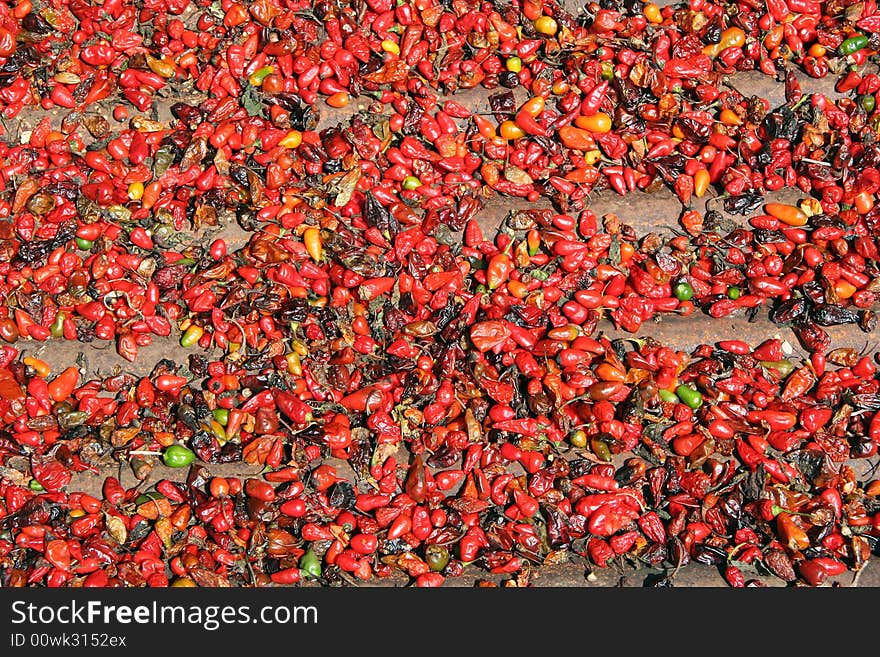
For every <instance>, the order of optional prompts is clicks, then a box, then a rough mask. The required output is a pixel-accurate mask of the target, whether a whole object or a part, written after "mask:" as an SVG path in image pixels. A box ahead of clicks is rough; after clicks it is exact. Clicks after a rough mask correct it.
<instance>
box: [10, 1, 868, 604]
mask: <svg viewBox="0 0 880 657" xmlns="http://www.w3.org/2000/svg"><path fill="white" fill-rule="evenodd" d="M568 4H574V3H568ZM661 4H665V3H661ZM799 77H800V79H801V83H802V86H803V88H804V91H805V93H809V92H813V91H821V92H823V93H826V94H828V95H830V96H836V94H835V93H834V91H833V84H834V76H831V75H829V76H828V77H827V78H825V79H824V80H813V79H811V78H809V77H807V76H806V75H804V74H800V75H799ZM729 84H730V85H732V86H734V87H735V88H737V89H738V90H739V91H740V92H742V93H743V94H745V95H758V96H761V97H764V98H767V99H768V100H769V101H770V104H771V106H772V107H775V106H777V105H779V104H781V103H782V102H784V98H783V88H782V85H781V84H780V83H778V82H776V81H774V80H772V79H769V78H767V77H766V76H763V75H761V74H760V73H746V74H737V75H735V76H732V77H731V78H730V80H729ZM519 91H522V90H521V89H520V90H519ZM487 97H488V92H486V91H485V90H483V89H475V90H469V91H468V92H466V93H461V94H457V95H456V96H455V100H457V101H458V102H461V103H462V104H465V105H467V106H469V107H471V108H472V109H474V110H477V111H483V110H488V101H487ZM172 102H173V101H172ZM168 104H169V105H170V103H168ZM358 109H364V107H363V105H361V106H359V105H358V104H357V103H353V105H352V106H351V107H350V108H347V110H345V111H341V110H332V109H330V108H328V107H325V108H324V109H323V111H322V113H321V123H320V127H321V128H324V127H328V126H332V125H335V124H336V123H337V122H339V121H340V120H342V119H344V118H345V117H346V116H347V115H348V114H350V113H351V112H353V111H357V110H358ZM161 114H162V111H161V110H160V115H161ZM27 127H28V126H27V125H23V126H22V129H27ZM800 197H801V195H800V194H799V193H798V192H797V191H793V190H786V191H782V192H779V193H776V194H771V195H769V197H768V200H780V201H789V202H791V201H794V200H796V199H798V198H800ZM697 203H698V205H697V207H698V209H701V210H702V209H704V208H705V205H706V203H709V204H710V207H712V208H713V209H717V210H720V209H721V207H720V205H721V204H720V203H715V204H714V205H712V204H713V192H711V191H710V192H709V193H707V195H706V196H705V197H704V198H703V199H697ZM515 207H527V204H522V203H520V204H519V205H518V206H517V204H516V203H512V202H511V199H509V198H500V197H497V196H496V197H494V198H493V199H491V200H490V202H489V203H488V204H487V206H486V208H485V209H484V210H483V211H482V213H481V215H480V216H479V217H478V219H479V221H480V223H481V225H482V227H483V229H484V232H485V233H486V234H487V235H488V234H494V231H495V229H497V227H498V226H499V224H500V222H501V221H503V219H504V218H505V217H506V216H507V213H508V211H509V210H511V209H513V208H515ZM590 207H592V209H593V210H594V212H595V213H596V214H597V216H599V217H601V216H602V215H603V214H605V213H609V212H613V213H615V214H617V215H618V216H619V217H620V219H621V220H622V221H623V222H624V223H628V224H630V225H632V226H633V227H634V228H635V230H636V232H637V234H639V235H640V236H641V235H644V234H645V233H647V232H658V233H664V232H669V231H673V230H676V229H677V225H678V218H679V216H680V214H681V209H682V208H681V205H680V203H679V201H678V199H677V198H676V197H675V196H674V195H673V194H672V192H671V191H669V190H667V189H664V190H662V191H660V192H658V193H654V194H645V193H641V192H638V193H630V194H628V195H627V196H625V197H621V196H618V195H617V194H616V193H614V192H610V191H609V192H605V193H601V194H597V195H595V196H594V197H593V198H592V200H591V203H590ZM730 218H731V219H732V220H734V221H735V222H738V223H744V222H745V221H746V220H747V219H748V217H745V218H744V217H733V216H730ZM218 236H222V237H225V238H226V239H227V241H228V242H229V243H230V246H231V247H238V246H241V245H242V244H243V243H244V241H245V240H246V238H247V235H246V234H244V233H243V232H242V230H241V229H240V228H239V227H238V226H237V225H234V224H227V225H225V226H222V227H221V229H220V230H219V231H218V230H217V229H215V230H214V232H213V233H212V234H211V235H210V236H207V235H205V236H204V237H205V239H213V238H215V237H218ZM600 328H601V330H602V331H604V332H605V333H606V334H608V335H609V336H612V337H618V336H621V337H623V336H626V337H634V336H632V334H621V333H620V332H618V331H616V330H615V329H614V327H613V326H612V325H611V323H610V322H607V321H606V322H604V323H602V324H600ZM828 332H829V333H830V335H831V336H832V339H833V343H834V346H852V347H856V348H858V349H862V348H864V347H866V346H869V347H872V348H873V347H876V345H877V335H876V334H875V333H874V332H872V333H870V334H866V333H863V332H861V331H860V330H859V329H858V327H855V326H839V327H832V328H830V329H828ZM638 335H639V336H641V337H644V336H651V337H654V338H656V339H657V340H659V341H661V342H663V343H664V344H667V345H669V346H671V347H674V348H676V349H682V350H690V349H692V348H693V347H695V346H696V345H698V344H703V343H711V342H714V341H715V340H718V339H721V338H722V337H723V338H737V339H742V340H746V341H748V342H751V343H753V344H756V343H758V342H761V341H763V340H765V339H767V338H768V337H774V336H778V337H782V338H785V339H788V340H789V341H790V342H791V344H792V345H793V346H794V347H795V358H796V357H797V356H799V355H800V356H802V355H803V353H804V352H803V351H802V350H801V349H800V347H799V346H798V345H797V340H796V339H795V337H794V335H793V334H792V333H791V332H790V331H789V330H788V329H785V328H781V327H778V326H776V325H774V324H772V323H771V322H770V321H769V320H768V319H767V317H766V312H764V313H762V314H761V315H759V317H758V318H757V319H756V321H754V322H749V321H748V320H747V319H746V318H745V317H743V316H742V315H741V314H737V315H735V316H732V317H728V318H725V319H719V320H716V319H712V318H710V317H708V316H706V315H700V314H695V315H693V316H691V317H689V318H680V317H675V318H672V317H664V318H662V319H661V320H660V321H657V322H656V323H653V324H650V325H645V326H644V327H643V330H642V331H641V332H640V333H639V334H638ZM178 339H179V335H172V336H170V337H169V338H165V339H163V338H155V339H154V342H153V344H152V345H151V346H148V347H145V348H141V350H140V355H139V357H138V360H137V362H136V363H129V362H127V361H125V360H123V359H122V358H120V357H119V356H118V355H117V354H116V352H115V350H114V346H113V344H112V343H104V344H99V343H93V344H81V343H75V342H64V341H50V342H48V343H37V342H28V343H19V346H22V345H24V346H23V348H24V349H25V350H26V351H27V352H28V353H29V354H36V355H39V357H40V358H43V359H44V360H46V361H47V362H48V363H49V364H50V365H51V366H52V368H53V370H54V371H59V370H60V369H63V368H64V367H67V366H69V365H70V364H71V363H73V362H75V360H76V359H77V357H78V356H79V355H80V354H82V356H83V357H84V358H85V361H84V363H85V367H86V369H87V370H88V373H87V374H89V375H92V374H95V375H103V376H107V375H109V374H113V373H116V372H119V371H126V372H130V373H132V374H135V375H137V376H144V375H146V374H148V373H149V372H150V371H151V370H152V369H153V367H154V365H155V364H156V362H157V361H158V360H160V359H162V358H168V359H171V360H174V361H176V362H185V360H186V358H187V356H188V355H189V354H190V353H192V352H191V350H187V349H184V348H182V347H180V345H179V343H178ZM335 465H337V466H339V467H340V470H343V469H344V466H345V464H344V463H341V462H339V463H336V464H335ZM853 465H854V467H856V468H857V472H860V473H864V472H867V470H868V469H869V468H871V467H872V466H873V465H874V464H873V463H867V462H864V461H862V462H858V463H853ZM209 470H210V471H211V472H212V473H214V474H217V475H227V476H240V477H248V476H255V475H257V474H258V470H257V468H254V467H251V466H247V465H246V464H242V463H239V464H229V465H210V466H209ZM106 474H116V475H117V476H121V479H122V482H123V484H125V485H128V486H130V485H134V484H135V483H136V480H135V478H134V476H133V474H132V473H131V471H130V469H129V468H127V467H121V468H120V467H118V466H112V467H109V468H108V469H107V470H105V471H104V472H102V473H101V474H100V475H94V474H80V475H78V476H77V477H76V478H75V479H74V481H73V482H72V483H71V484H70V487H69V489H70V490H85V491H90V492H98V491H100V486H101V482H102V481H103V479H104V476H105V475H106ZM181 476H182V475H181V472H180V471H178V470H172V469H169V468H166V467H164V466H163V465H162V464H161V463H158V464H157V465H156V466H155V468H154V470H153V473H152V475H151V477H150V479H149V480H148V481H147V482H145V486H146V487H148V486H149V485H151V484H152V483H155V482H156V481H158V480H159V479H162V478H169V479H175V478H181ZM572 558H573V559H577V561H572V562H570V563H567V564H562V565H554V566H543V567H540V568H535V569H534V570H533V571H532V573H531V583H532V585H534V586H546V587H587V586H589V587H611V586H636V587H639V586H645V585H650V584H651V583H656V582H657V581H658V580H661V579H662V578H663V577H666V578H667V579H666V580H663V581H667V582H669V581H671V583H672V584H673V585H675V586H680V587H681V586H686V587H714V586H726V584H725V582H724V581H723V579H722V578H721V576H720V573H719V571H718V569H717V568H716V567H710V566H704V565H701V564H695V563H692V564H688V565H686V566H684V567H682V568H681V569H679V570H678V571H677V572H675V573H672V572H666V571H661V570H656V569H648V568H645V567H642V568H640V569H634V568H632V567H631V566H629V565H626V564H620V565H619V567H612V568H606V569H602V570H598V571H596V572H590V570H589V564H588V563H587V562H586V561H584V560H580V559H579V558H578V557H576V556H573V557H572ZM746 577H747V579H748V578H756V579H760V580H761V581H763V582H765V583H766V584H767V585H769V586H781V585H783V583H782V581H781V580H779V579H776V578H774V577H770V576H766V575H765V574H762V573H759V572H757V571H755V572H751V573H749V572H747V573H746ZM478 579H487V580H494V581H498V580H499V577H497V576H490V575H488V574H487V573H485V572H483V571H479V570H476V569H472V570H468V571H466V575H465V576H463V577H460V578H455V579H450V580H448V582H447V586H473V585H474V583H475V581H476V580H478ZM407 582H408V580H407V578H405V577H404V576H403V575H400V576H394V577H392V578H389V579H386V580H378V579H377V580H373V581H370V582H367V583H360V585H362V586H401V585H406V584H407ZM838 583H839V584H840V585H843V586H850V585H852V584H853V574H852V573H847V574H845V575H844V576H843V577H842V578H839V579H838ZM856 583H857V585H858V586H880V565H878V564H877V563H876V562H872V563H869V564H868V566H867V567H866V568H865V569H864V570H863V572H862V573H861V574H860V576H859V577H858V578H857V582H856Z"/></svg>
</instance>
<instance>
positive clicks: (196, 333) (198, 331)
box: [180, 324, 205, 347]
mask: <svg viewBox="0 0 880 657" xmlns="http://www.w3.org/2000/svg"><path fill="white" fill-rule="evenodd" d="M204 334H205V331H204V329H202V327H201V326H196V325H195V324H193V325H192V326H190V327H189V328H188V329H186V331H184V333H183V335H182V336H180V346H181V347H192V346H193V345H194V344H196V343H197V342H198V341H199V340H200V339H201V337H202V336H203V335H204Z"/></svg>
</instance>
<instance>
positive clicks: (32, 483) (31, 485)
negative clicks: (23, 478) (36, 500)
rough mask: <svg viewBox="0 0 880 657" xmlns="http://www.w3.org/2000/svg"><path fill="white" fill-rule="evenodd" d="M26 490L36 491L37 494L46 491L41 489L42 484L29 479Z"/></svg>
mask: <svg viewBox="0 0 880 657" xmlns="http://www.w3.org/2000/svg"><path fill="white" fill-rule="evenodd" d="M28 488H30V489H31V490H34V491H37V492H38V493H41V492H43V491H44V490H46V489H45V488H43V484H41V483H40V482H39V481H37V480H36V479H31V480H30V482H28Z"/></svg>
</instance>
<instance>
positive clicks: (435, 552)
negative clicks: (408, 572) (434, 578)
mask: <svg viewBox="0 0 880 657" xmlns="http://www.w3.org/2000/svg"><path fill="white" fill-rule="evenodd" d="M425 561H426V562H427V564H428V568H430V569H431V570H432V571H434V572H435V573H439V572H440V571H441V570H443V569H444V568H446V566H447V564H448V563H449V550H447V549H446V547H444V546H443V545H429V546H428V547H427V548H425Z"/></svg>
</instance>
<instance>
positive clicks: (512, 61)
mask: <svg viewBox="0 0 880 657" xmlns="http://www.w3.org/2000/svg"><path fill="white" fill-rule="evenodd" d="M504 66H505V68H507V70H508V71H510V72H511V73H519V72H520V71H521V70H522V59H520V58H519V57H517V56H515V55H514V56H513V57H508V58H507V61H506V62H504Z"/></svg>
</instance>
